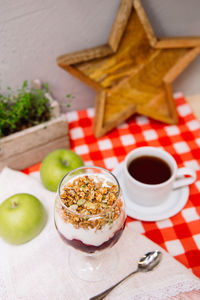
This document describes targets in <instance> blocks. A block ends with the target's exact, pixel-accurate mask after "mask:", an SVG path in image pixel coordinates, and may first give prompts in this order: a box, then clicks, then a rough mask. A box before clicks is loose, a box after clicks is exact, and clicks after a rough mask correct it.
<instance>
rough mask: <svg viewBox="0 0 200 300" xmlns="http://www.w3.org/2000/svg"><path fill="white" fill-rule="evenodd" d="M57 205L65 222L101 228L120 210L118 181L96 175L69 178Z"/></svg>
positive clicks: (81, 226) (111, 221) (115, 216)
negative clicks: (113, 181) (70, 179)
mask: <svg viewBox="0 0 200 300" xmlns="http://www.w3.org/2000/svg"><path fill="white" fill-rule="evenodd" d="M60 197H61V201H62V203H63V204H64V205H65V207H66V208H65V207H64V206H62V205H61V204H60V203H59V201H58V203H57V209H58V211H59V214H60V215H61V217H62V219H63V220H64V221H65V222H67V223H68V222H70V223H71V224H72V225H73V226H74V227H75V228H77V229H78V228H83V229H89V228H92V229H93V228H95V229H96V230H99V229H101V228H102V227H103V226H105V225H106V224H108V225H111V224H112V223H113V221H115V220H117V219H118V218H119V216H120V214H121V207H122V202H121V200H120V199H119V190H118V187H117V185H115V184H114V183H112V182H109V181H107V180H104V179H103V178H101V177H100V176H97V175H90V176H88V175H84V176H79V177H77V178H75V179H74V180H73V181H72V182H68V183H67V184H66V185H65V186H64V187H63V189H62V194H61V196H60Z"/></svg>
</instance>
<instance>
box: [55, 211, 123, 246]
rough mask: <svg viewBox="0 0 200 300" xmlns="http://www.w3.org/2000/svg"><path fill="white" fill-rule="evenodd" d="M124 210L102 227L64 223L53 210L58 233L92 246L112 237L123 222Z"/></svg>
mask: <svg viewBox="0 0 200 300" xmlns="http://www.w3.org/2000/svg"><path fill="white" fill-rule="evenodd" d="M124 221H125V220H124V212H123V211H122V212H121V214H120V216H119V218H118V219H117V220H115V221H114V222H113V223H112V224H111V225H108V224H106V225H105V226H104V227H103V228H102V229H100V230H96V228H93V229H92V228H89V229H83V228H78V229H76V228H75V227H74V226H73V225H72V224H71V223H66V222H64V220H63V219H62V218H61V217H60V215H59V213H58V212H57V211H56V212H55V222H56V225H57V228H58V230H59V231H60V233H61V234H62V235H63V236H64V237H65V238H66V239H68V240H73V239H76V240H80V241H81V242H82V243H84V244H87V245H93V246H100V245H101V244H103V243H104V242H106V241H108V240H109V239H110V238H112V237H113V235H114V234H115V232H116V231H118V230H119V229H120V228H121V227H122V225H123V223H124Z"/></svg>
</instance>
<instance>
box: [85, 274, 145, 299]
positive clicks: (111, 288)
mask: <svg viewBox="0 0 200 300" xmlns="http://www.w3.org/2000/svg"><path fill="white" fill-rule="evenodd" d="M137 272H139V269H137V270H135V271H133V272H131V273H130V274H128V275H126V276H125V277H124V278H122V279H121V280H120V281H118V282H117V283H115V284H114V285H112V286H111V287H110V288H108V289H107V290H105V291H103V292H102V293H100V294H98V295H96V296H94V297H92V298H90V299H89V300H102V299H104V297H105V296H107V295H108V294H109V293H110V292H111V291H112V290H113V289H114V288H115V287H116V286H118V285H119V284H120V283H122V282H123V281H125V280H126V279H127V278H129V277H130V276H132V275H133V274H135V273H137Z"/></svg>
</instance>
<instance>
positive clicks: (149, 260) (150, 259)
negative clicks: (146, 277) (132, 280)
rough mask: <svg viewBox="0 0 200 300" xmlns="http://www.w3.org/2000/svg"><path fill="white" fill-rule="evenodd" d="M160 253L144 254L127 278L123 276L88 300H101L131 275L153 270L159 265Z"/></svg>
mask: <svg viewBox="0 0 200 300" xmlns="http://www.w3.org/2000/svg"><path fill="white" fill-rule="evenodd" d="M161 256H162V253H161V252H160V251H158V250H156V251H151V252H148V253H146V254H145V255H144V256H143V257H141V258H140V260H139V261H138V267H137V269H136V270H135V271H133V272H131V273H130V274H128V275H127V276H125V277H124V278H123V279H121V280H120V281H119V282H117V283H116V284H114V285H113V286H111V287H110V288H108V289H107V290H105V291H103V292H102V293H100V294H98V295H96V296H94V297H92V298H90V299H89V300H102V299H104V297H105V296H107V295H108V294H109V293H110V292H111V291H112V290H113V289H114V288H115V287H116V286H118V285H119V284H120V283H122V282H123V281H124V280H126V279H127V278H129V277H130V276H132V275H133V274H135V273H137V272H148V271H151V270H153V268H154V267H155V266H156V265H157V264H159V262H160V260H161Z"/></svg>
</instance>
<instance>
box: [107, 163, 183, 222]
mask: <svg viewBox="0 0 200 300" xmlns="http://www.w3.org/2000/svg"><path fill="white" fill-rule="evenodd" d="M122 165H123V162H122V163H120V164H119V165H118V166H117V167H116V168H115V169H114V170H113V172H112V173H113V174H114V175H115V176H116V177H117V179H118V180H119V183H120V186H121V189H122V193H123V198H124V200H125V204H126V213H127V215H128V216H130V217H132V218H134V219H138V220H141V221H160V220H163V219H166V218H169V217H172V216H174V215H176V214H177V213H178V212H179V211H180V210H181V209H182V208H183V207H184V206H185V204H186V202H187V200H188V196H189V187H188V186H185V187H182V188H179V189H176V190H174V191H172V192H171V194H170V196H169V198H168V199H167V201H165V202H164V203H163V204H160V205H157V206H140V205H138V204H136V203H134V202H133V201H131V199H130V197H129V196H128V193H127V192H126V188H125V186H124V180H123V172H122Z"/></svg>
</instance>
